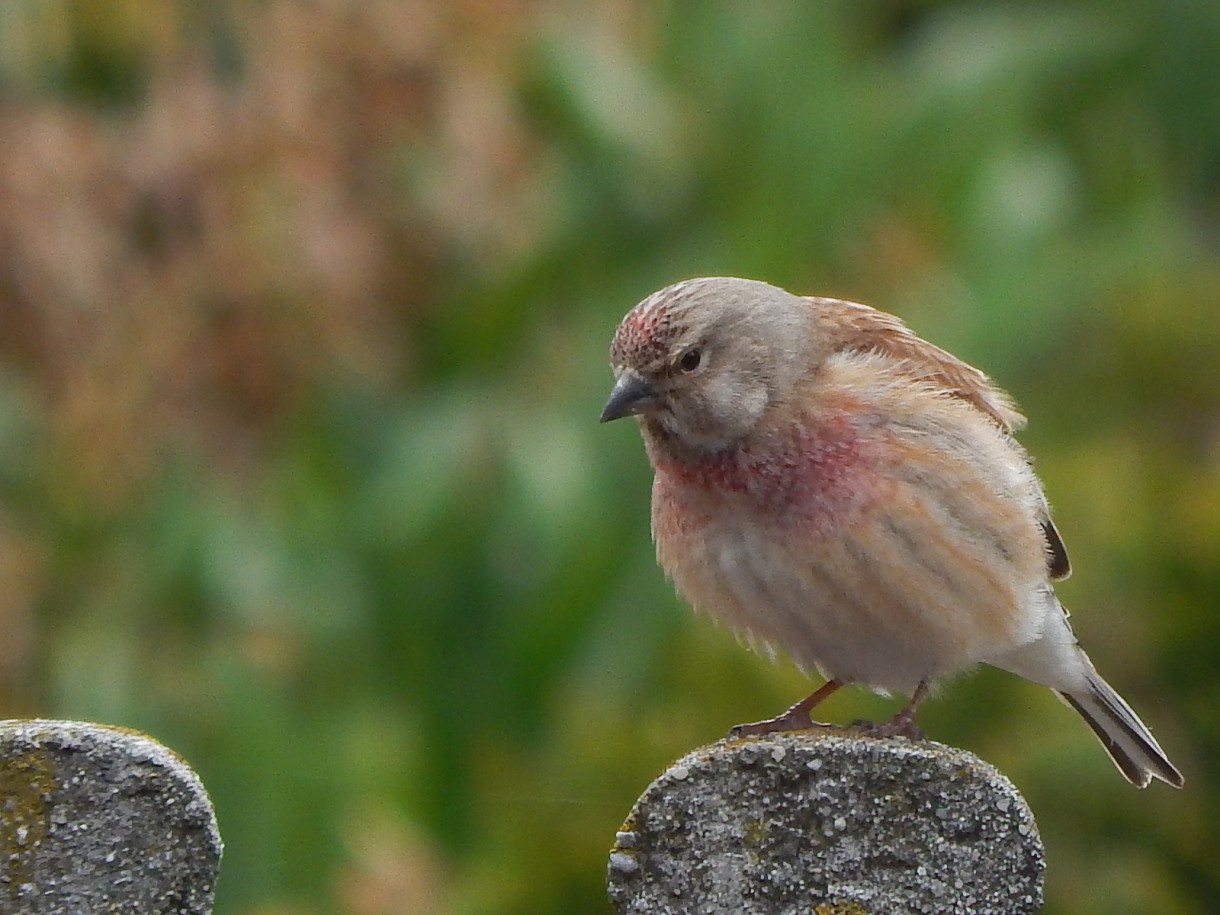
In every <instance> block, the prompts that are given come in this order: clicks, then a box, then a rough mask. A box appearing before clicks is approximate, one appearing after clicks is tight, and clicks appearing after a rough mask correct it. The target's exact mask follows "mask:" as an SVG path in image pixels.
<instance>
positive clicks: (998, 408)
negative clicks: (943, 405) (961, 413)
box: [809, 297, 1025, 432]
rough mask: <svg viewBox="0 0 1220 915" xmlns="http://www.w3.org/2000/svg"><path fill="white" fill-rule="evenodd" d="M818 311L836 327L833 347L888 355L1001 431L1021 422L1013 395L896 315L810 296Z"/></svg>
mask: <svg viewBox="0 0 1220 915" xmlns="http://www.w3.org/2000/svg"><path fill="white" fill-rule="evenodd" d="M809 301H811V302H812V303H813V304H814V305H816V306H817V307H818V308H819V309H820V310H821V311H822V312H823V313H825V314H826V318H827V320H826V322H825V324H824V325H823V326H826V327H835V328H838V329H839V334H838V336H839V339H838V340H836V341H835V349H854V350H861V351H870V352H876V353H882V354H884V355H887V356H892V357H893V358H894V359H899V360H901V361H903V362H904V363H906V364H907V365H908V366H909V367H910V370H911V372H912V374H913V375H914V376H916V377H918V378H922V379H924V380H926V381H931V382H933V383H935V384H937V385H940V386H941V387H943V388H944V389H945V391H947V392H948V393H950V394H952V395H954V396H956V397H960V398H962V399H963V400H965V401H968V402H969V403H971V404H973V405H974V406H975V407H977V408H978V409H979V410H981V411H983V413H985V414H987V416H989V417H991V419H992V420H994V421H995V423H996V424H997V425H998V426H999V427H1000V428H1001V429H1003V430H1004V431H1005V432H1013V431H1015V430H1017V429H1020V428H1021V427H1022V426H1024V425H1025V417H1024V416H1022V415H1021V414H1020V413H1019V412H1018V411H1017V406H1016V404H1015V403H1013V401H1012V398H1011V397H1009V396H1008V395H1007V394H1006V393H1004V392H1003V391H1002V390H1000V389H999V388H998V387H996V385H995V383H994V382H993V381H992V380H991V379H990V378H988V377H987V376H986V375H985V374H983V373H982V372H980V371H979V370H978V369H976V368H975V367H974V366H972V365H969V364H967V363H965V362H962V360H960V359H958V358H957V357H956V356H954V355H953V354H952V353H948V352H945V351H944V350H943V349H941V348H940V347H939V346H933V345H932V344H931V343H929V342H928V341H926V340H923V339H921V338H919V337H917V336H915V334H913V333H911V331H910V330H909V329H908V328H907V326H906V325H905V324H903V323H902V321H900V320H899V319H898V318H896V317H894V316H893V315H891V314H886V313H885V312H883V311H878V310H877V309H875V308H870V307H869V306H868V305H861V304H859V303H857V302H845V301H843V300H841V299H824V298H816V297H810V298H809Z"/></svg>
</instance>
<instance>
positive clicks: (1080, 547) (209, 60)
mask: <svg viewBox="0 0 1220 915" xmlns="http://www.w3.org/2000/svg"><path fill="white" fill-rule="evenodd" d="M0 136H3V138H4V142H3V152H2V153H0V631H2V632H3V633H4V636H3V638H2V639H0V701H2V702H3V709H4V713H5V714H7V715H10V716H28V715H42V716H56V717H73V718H89V719H95V720H100V721H106V722H112V723H116V724H123V725H128V726H132V727H136V728H140V729H142V730H145V731H147V732H149V733H150V734H152V735H154V736H156V737H157V738H159V739H161V740H162V741H164V742H165V743H167V744H169V745H170V746H172V747H174V748H175V749H176V750H178V751H180V752H181V753H182V754H183V755H185V756H186V757H187V758H188V759H190V760H191V761H192V763H193V764H194V765H195V766H196V767H197V769H198V770H199V772H200V773H201V775H202V777H203V779H204V781H205V783H206V784H207V785H208V786H209V789H210V790H211V792H212V795H213V798H214V800H215V803H216V807H217V810H218V813H219V817H220V821H221V827H222V831H223V833H224V835H225V838H226V842H227V852H226V858H225V863H224V869H223V874H222V880H221V883H220V887H219V893H218V904H217V912H218V913H220V915H235V913H240V915H288V913H292V915H296V913H308V915H313V913H354V915H381V913H443V915H448V913H551V912H553V913H571V912H607V911H609V907H608V905H607V903H606V902H605V901H604V896H603V890H602V878H603V872H604V862H605V855H606V851H607V848H608V845H609V843H610V841H611V839H612V837H613V833H614V831H615V829H616V827H617V826H618V824H619V822H620V820H621V818H622V817H623V815H624V814H625V813H626V812H627V810H628V809H629V807H630V805H631V803H632V802H633V800H634V799H635V797H636V796H637V794H638V793H639V792H640V791H641V790H642V789H643V788H644V786H645V785H646V784H647V783H648V781H649V780H650V779H651V778H652V776H653V775H654V774H656V773H657V772H658V771H659V770H660V769H661V768H662V767H663V766H664V765H665V764H666V763H667V762H668V761H670V760H671V759H673V758H674V757H676V756H678V755H680V754H682V753H684V752H685V751H687V750H689V749H691V748H693V747H695V746H697V745H699V744H702V743H705V742H708V741H711V740H713V739H715V738H717V737H719V736H720V735H721V734H722V733H723V732H724V731H725V729H726V728H727V727H728V726H729V725H731V724H734V723H736V722H738V721H742V720H751V719H754V718H757V717H760V716H763V715H767V714H770V713H774V712H776V711H778V710H779V709H781V708H783V707H785V706H786V704H787V703H789V702H791V701H792V700H794V699H795V698H797V697H798V696H800V695H803V693H804V691H805V690H806V689H807V682H806V681H805V680H804V679H803V678H802V677H800V676H799V675H798V674H797V673H795V672H794V671H793V670H791V669H790V666H789V665H788V664H787V663H786V662H780V663H778V664H777V665H775V666H771V665H768V664H767V663H766V662H765V661H762V660H760V659H759V658H757V657H755V656H753V655H751V654H749V653H748V652H746V651H744V650H742V649H741V648H739V647H738V646H737V645H736V644H735V643H734V641H733V640H732V638H731V637H730V636H728V635H727V634H726V633H724V632H723V631H721V630H719V629H717V628H715V627H713V626H712V625H710V624H709V623H708V622H707V621H705V620H695V619H692V618H691V617H690V616H689V614H688V613H687V612H686V610H685V609H683V608H682V607H680V606H679V604H678V602H677V601H676V599H675V598H674V597H673V596H672V594H671V592H670V590H669V588H668V587H667V585H666V584H665V583H664V581H663V579H662V576H661V574H660V573H659V572H658V571H657V570H656V568H655V565H654V563H653V560H652V555H651V546H650V544H649V542H648V521H647V498H648V471H647V467H646V463H645V459H644V455H643V452H642V449H641V447H640V444H639V441H638V437H637V436H636V435H635V433H634V431H633V430H632V429H631V428H630V427H629V426H628V425H614V426H608V427H599V426H598V425H597V423H596V417H597V414H598V411H599V409H600V407H601V404H602V401H603V398H604V395H605V393H606V391H607V388H608V382H609V372H608V370H607V368H606V356H605V353H606V347H607V344H608V342H609V339H610V335H611V333H612V331H613V328H614V326H615V324H616V322H617V319H618V318H619V316H620V315H621V314H622V313H623V312H624V311H625V310H626V309H627V308H628V307H630V306H631V305H632V304H633V303H634V302H635V301H637V300H638V299H640V298H641V297H643V296H644V295H646V294H647V293H648V292H650V291H652V290H653V289H655V288H658V287H660V286H662V285H665V284H666V283H669V282H672V281H674V280H676V279H678V278H681V277H686V276H692V275H698V274H704V273H722V274H738V275H747V276H754V277H759V278H765V279H768V280H770V281H772V282H775V283H778V284H780V285H784V286H787V287H788V288H790V289H793V290H795V291H802V292H810V293H820V294H834V295H841V296H844V297H849V298H855V299H858V300H862V301H867V302H871V303H873V304H876V305H878V306H881V307H883V308H886V309H887V310H890V311H894V312H896V313H898V314H900V315H902V316H903V317H904V318H905V319H906V320H907V321H908V323H910V324H911V325H912V326H913V327H914V328H915V329H916V330H917V331H918V332H920V333H921V334H923V335H924V336H926V337H928V338H929V339H931V340H933V341H935V342H937V343H939V344H941V345H943V346H945V347H947V348H949V349H951V350H953V351H955V352H957V353H959V354H960V355H962V356H964V357H966V358H968V359H969V360H971V361H973V362H975V363H976V364H978V365H981V366H983V367H984V368H985V369H986V370H987V371H988V372H989V373H991V374H992V375H993V376H994V377H996V378H997V379H998V380H999V381H1000V382H1001V383H1002V384H1003V385H1004V386H1005V387H1007V388H1008V389H1009V390H1010V391H1012V392H1013V394H1014V395H1015V396H1016V397H1017V398H1018V399H1019V400H1020V401H1021V403H1022V405H1023V406H1024V408H1025V410H1026V412H1027V413H1028V415H1029V416H1030V417H1031V425H1030V428H1029V430H1028V432H1027V433H1026V434H1025V435H1024V436H1023V439H1024V441H1025V442H1026V443H1027V445H1028V446H1029V447H1030V449H1031V450H1032V452H1033V453H1034V454H1035V455H1036V456H1037V460H1038V465H1037V466H1038V470H1039V472H1040V474H1041V475H1042V477H1043V479H1044V481H1045V483H1046V486H1047V490H1048V493H1049V495H1050V498H1051V501H1052V503H1053V505H1054V506H1055V509H1056V518H1057V520H1058V522H1059V526H1060V529H1061V530H1062V531H1063V533H1064V536H1065V538H1066V539H1067V541H1068V545H1069V548H1070V550H1071V552H1072V556H1073V559H1074V561H1075V565H1076V570H1077V571H1076V575H1075V577H1074V578H1073V579H1072V580H1071V581H1070V582H1067V583H1065V585H1064V586H1063V587H1062V589H1061V594H1062V595H1063V597H1064V599H1065V602H1066V603H1067V604H1068V606H1070V607H1072V608H1074V609H1075V611H1076V615H1075V617H1074V621H1075V623H1076V626H1077V633H1078V634H1079V635H1080V637H1081V639H1082V641H1083V642H1084V643H1085V644H1086V646H1088V648H1089V650H1090V652H1091V654H1092V656H1093V658H1094V660H1095V661H1096V662H1097V664H1098V666H1099V667H1100V668H1101V669H1102V671H1103V672H1104V673H1106V675H1107V676H1108V677H1109V679H1111V681H1112V682H1114V683H1115V685H1116V686H1118V687H1119V688H1120V689H1121V690H1122V692H1123V693H1124V694H1125V695H1126V696H1127V697H1128V698H1129V699H1130V701H1131V702H1132V704H1133V705H1134V706H1135V707H1136V708H1137V709H1139V710H1140V711H1141V712H1142V713H1143V714H1144V715H1145V717H1146V718H1147V719H1148V720H1149V721H1150V722H1151V723H1153V725H1154V726H1155V728H1156V731H1157V734H1158V736H1159V737H1160V738H1161V739H1162V742H1163V744H1164V745H1165V747H1166V748H1167V749H1168V750H1169V751H1170V753H1171V755H1172V756H1173V757H1174V759H1175V760H1176V761H1177V762H1178V763H1179V765H1180V766H1181V768H1182V769H1183V770H1184V771H1185V773H1186V775H1187V789H1186V790H1185V791H1183V792H1173V791H1170V790H1168V789H1166V788H1164V787H1163V786H1156V787H1153V788H1152V789H1150V790H1149V791H1147V792H1137V791H1133V790H1132V789H1130V788H1129V787H1127V786H1126V785H1125V784H1124V783H1123V782H1122V781H1121V779H1120V778H1119V776H1118V775H1117V773H1115V772H1114V771H1113V769H1112V768H1111V766H1110V764H1109V763H1108V762H1107V761H1106V759H1105V757H1104V754H1103V753H1102V752H1101V750H1100V749H1099V748H1098V747H1097V746H1096V745H1095V744H1094V742H1093V739H1092V737H1091V736H1090V734H1089V733H1088V731H1087V729H1086V728H1084V727H1083V726H1082V725H1081V724H1080V723H1079V722H1078V721H1077V720H1076V719H1075V718H1074V716H1073V715H1072V714H1071V713H1070V712H1068V711H1067V710H1065V709H1063V708H1061V707H1060V706H1059V705H1058V704H1057V703H1056V702H1055V700H1054V699H1053V697H1052V696H1051V695H1050V694H1049V692H1048V691H1046V690H1044V689H1039V688H1037V687H1034V686H1032V685H1030V684H1026V683H1023V682H1019V681H1017V680H1015V679H1014V678H1012V677H1006V676H1004V675H1001V674H998V673H995V672H991V671H982V672H980V673H979V674H978V675H975V676H972V677H970V678H964V679H963V680H962V681H961V682H959V683H957V684H955V685H954V686H953V688H951V689H948V690H945V691H944V693H943V695H942V697H941V698H940V699H939V700H938V701H936V702H933V703H930V704H929V705H928V707H927V708H926V715H925V716H924V718H923V724H924V727H925V730H927V731H928V732H929V733H930V734H931V735H932V736H934V737H935V738H937V739H940V740H943V741H946V742H948V743H953V744H956V745H959V746H963V747H966V748H968V749H971V750H973V751H974V752H976V753H978V754H979V755H981V756H983V757H984V758H986V759H988V760H990V761H991V762H993V763H995V764H996V765H998V766H999V767H1000V768H1001V769H1003V770H1004V771H1005V772H1006V773H1007V774H1008V775H1009V776H1010V777H1011V778H1012V779H1013V780H1014V781H1015V782H1016V783H1017V785H1018V786H1019V787H1020V788H1021V790H1022V791H1023V792H1024V793H1025V795H1026V797H1027V798H1028V800H1029V802H1030V804H1031V806H1032V807H1033V810H1034V812H1035V814H1036V815H1037V817H1038V819H1039V822H1040V825H1041V829H1042V832H1043V835H1044V839H1045V841H1046V844H1047V848H1048V853H1049V858H1050V869H1049V873H1048V886H1047V891H1048V905H1047V907H1046V911H1047V912H1048V913H1069V912H1070V913H1074V915H1088V913H1107V915H1121V913H1135V912H1141V913H1143V912H1175V913H1203V912H1214V911H1216V910H1217V909H1218V908H1220V872H1218V869H1217V864H1216V858H1215V850H1216V849H1217V848H1220V826H1218V825H1217V824H1220V781H1218V779H1217V759H1220V715H1218V713H1217V711H1216V710H1217V708H1220V677H1218V676H1217V675H1216V671H1217V665H1218V664H1220V637H1218V636H1217V634H1216V625H1215V620H1216V619H1217V617H1218V613H1220V597H1218V596H1217V595H1220V372H1218V371H1217V369H1218V367H1220V307H1218V303H1220V258H1218V254H1220V6H1217V5H1216V4H1214V3H1209V2H1204V0H1104V2H1102V0H1064V2H1059V3H1041V2H1032V3H1026V4H1012V3H1006V2H977V3H964V2H939V0H922V2H921V0H854V2H849V0H838V2H817V3H806V4H800V5H797V4H781V3H775V4H769V3H768V4H742V3H736V2H729V0H673V2H661V3H651V2H645V0H612V2H608V3H602V4H577V3H566V4H565V3H560V2H552V3H542V2H530V0H499V2H493V0H417V2H411V3H405V2H395V0H368V2H360V0H327V2H321V0H317V2H306V0H265V2H254V0H249V2H238V0H228V2H201V0H197V2H190V0H176V2H166V3H159V4H143V3H139V2H136V0H80V2H67V0H6V2H5V3H3V4H2V5H0ZM891 707H892V703H888V702H886V701H884V700H880V699H877V698H875V697H870V696H867V695H863V694H861V693H860V692H856V693H855V694H854V695H852V694H849V695H842V694H840V695H839V696H836V697H835V699H834V700H833V701H832V702H831V703H828V705H827V716H828V717H832V718H834V719H837V720H850V719H852V718H855V717H861V716H879V715H884V714H886V713H887V712H888V711H889V710H890V708H891Z"/></svg>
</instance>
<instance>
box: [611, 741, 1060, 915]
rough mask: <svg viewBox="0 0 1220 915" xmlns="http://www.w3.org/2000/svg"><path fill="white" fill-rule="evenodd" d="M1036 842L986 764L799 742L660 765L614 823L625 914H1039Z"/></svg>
mask: <svg viewBox="0 0 1220 915" xmlns="http://www.w3.org/2000/svg"><path fill="white" fill-rule="evenodd" d="M1042 874H1043V856H1042V843H1041V840H1040V839H1039V836H1038V830H1037V827H1036V825H1035V824H1034V819H1033V816H1032V814H1031V813H1030V811H1029V808H1028V806H1027V805H1026V804H1025V801H1024V799H1023V798H1022V797H1021V795H1020V794H1018V793H1017V790H1016V789H1015V788H1014V787H1013V786H1012V784H1011V783H1010V782H1009V781H1008V779H1006V778H1005V777H1004V776H1003V775H1001V774H1000V773H999V772H998V771H996V770H995V769H994V768H992V767H991V766H989V765H987V764H986V763H984V762H983V761H982V760H980V759H978V758H977V757H975V756H972V755H970V754H969V753H966V752H964V751H962V750H955V749H952V748H950V747H946V746H944V745H942V744H937V743H930V742H928V743H921V742H912V741H908V740H905V739H899V738H874V737H867V736H861V735H860V734H857V733H853V732H852V731H851V730H849V729H848V730H843V731H838V730H834V731H825V732H823V731H802V732H796V733H791V734H777V735H768V736H765V737H761V738H753V739H746V740H723V741H720V742H719V743H716V744H713V745H711V746H708V747H703V748H701V749H699V750H696V751H695V752H693V753H691V754H689V755H688V756H686V757H684V758H683V759H681V760H679V761H678V762H676V763H675V764H674V765H672V766H670V768H669V769H668V770H666V771H665V772H664V773H663V774H662V775H661V776H660V777H659V778H658V779H657V780H656V781H654V782H653V783H652V784H651V785H650V786H649V787H648V789H647V790H646V791H645V792H644V794H643V795H642V796H641V797H640V799H639V800H638V801H637V802H636V805H635V807H634V808H633V810H632V811H631V814H630V815H629V816H628V818H627V821H626V822H625V823H624V824H623V828H622V831H621V832H619V834H618V837H617V840H616V842H615V845H614V849H613V851H612V852H611V854H610V863H609V874H608V888H609V894H610V898H611V900H612V901H613V902H614V904H615V905H616V906H617V908H618V911H619V912H620V913H621V915H644V913H647V915H671V913H672V915H677V913H692V915H693V913H699V915H743V913H744V915H771V913H775V915H780V913H785V915H787V913H797V912H800V913H810V915H886V913H910V912H925V913H969V915H989V913H1005V915H1008V913H1023V912H1034V911H1036V910H1037V909H1038V908H1039V906H1040V905H1041V903H1042Z"/></svg>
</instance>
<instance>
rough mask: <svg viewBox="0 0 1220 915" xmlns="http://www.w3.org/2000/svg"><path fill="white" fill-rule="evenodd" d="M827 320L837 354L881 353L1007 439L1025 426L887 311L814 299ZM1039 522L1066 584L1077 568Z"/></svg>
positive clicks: (1006, 404) (983, 381)
mask: <svg viewBox="0 0 1220 915" xmlns="http://www.w3.org/2000/svg"><path fill="white" fill-rule="evenodd" d="M809 300H810V302H812V303H813V304H814V305H815V306H816V307H817V308H818V309H819V310H820V311H821V312H822V313H823V314H824V315H825V316H826V320H825V322H824V323H823V325H822V326H824V327H833V328H836V329H837V335H836V336H837V339H836V340H834V344H833V345H834V348H835V350H836V351H843V350H858V351H860V352H872V353H879V354H881V355H883V356H888V357H890V358H892V359H895V360H898V361H900V362H901V363H903V367H904V370H906V371H907V372H909V373H910V374H911V375H912V377H914V378H918V379H920V380H923V381H929V382H931V383H933V384H935V385H936V386H938V387H940V388H942V389H943V390H944V391H945V392H946V393H948V394H950V395H952V396H954V397H959V398H961V399H962V400H964V401H966V402H967V403H969V404H971V405H972V406H974V407H975V408H976V409H978V410H981V411H982V412H983V413H984V414H985V415H986V416H987V417H988V418H990V419H991V420H992V421H993V422H994V423H995V424H996V425H997V426H999V427H1000V428H1001V429H1002V430H1003V431H1004V432H1005V433H1007V434H1009V435H1011V434H1012V433H1013V432H1015V431H1016V430H1017V429H1020V428H1021V427H1022V426H1024V425H1025V417H1024V416H1022V415H1021V413H1020V412H1019V411H1018V410H1017V405H1016V404H1015V403H1014V402H1013V400H1012V398H1011V397H1009V396H1008V394H1006V393H1005V392H1004V391H1002V390H1001V389H1000V388H999V387H997V386H996V384H995V382H993V381H992V380H991V379H990V378H988V377H987V376H986V375H985V374H984V373H983V372H980V371H979V370H978V369H976V368H975V367H974V366H972V365H970V364H969V363H966V362H963V361H962V360H960V359H958V358H957V357H956V356H954V355H953V354H952V353H948V352H946V351H945V350H943V349H941V348H940V347H939V346H933V345H932V344H931V343H929V342H928V341H926V340H923V339H921V338H920V337H917V336H916V335H915V334H913V333H912V332H911V331H910V330H909V329H908V328H907V326H906V325H905V324H903V323H902V321H901V320H899V319H898V318H896V317H894V316H893V315H891V314H887V313H886V312H884V311H878V310H877V309H875V308H870V307H869V306H868V305H861V304H859V303H857V302H846V301H843V300H842V299H827V298H818V297H813V296H810V297H809ZM1038 522H1039V523H1040V524H1041V525H1042V530H1043V533H1044V536H1045V539H1046V547H1047V570H1048V572H1049V574H1050V578H1051V580H1053V581H1055V580H1059V579H1061V578H1067V577H1068V575H1070V574H1071V571H1072V567H1071V563H1070V562H1069V561H1068V555H1067V549H1066V548H1065V547H1064V545H1063V538H1062V537H1060V536H1059V532H1058V531H1057V530H1056V529H1055V525H1054V523H1053V522H1052V521H1051V518H1050V509H1049V508H1047V507H1046V506H1045V504H1044V505H1043V511H1042V512H1041V513H1040V517H1039V518H1038Z"/></svg>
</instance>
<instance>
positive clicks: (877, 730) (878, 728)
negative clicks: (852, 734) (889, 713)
mask: <svg viewBox="0 0 1220 915" xmlns="http://www.w3.org/2000/svg"><path fill="white" fill-rule="evenodd" d="M851 729H852V730H853V731H856V732H857V733H859V734H864V735H865V736H867V737H905V738H907V739H908V740H927V739H928V738H927V737H926V736H925V735H924V732H923V730H922V729H921V728H920V727H919V725H917V724H916V723H915V717H914V716H913V715H904V714H902V713H901V712H899V713H898V714H897V715H895V716H894V717H893V718H891V719H890V720H889V721H880V722H877V721H864V720H863V719H859V720H856V721H853V722H852V723H851Z"/></svg>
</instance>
